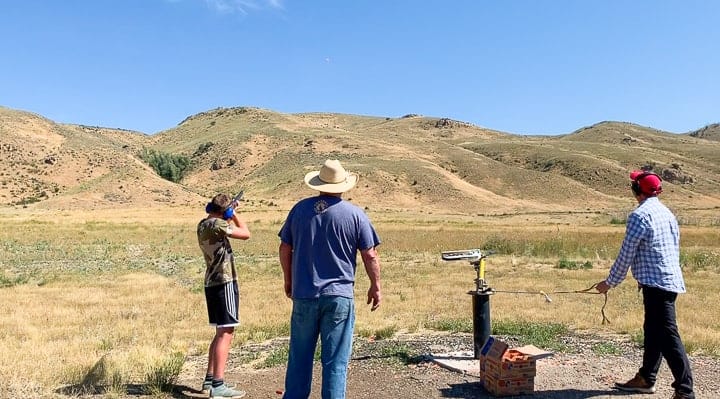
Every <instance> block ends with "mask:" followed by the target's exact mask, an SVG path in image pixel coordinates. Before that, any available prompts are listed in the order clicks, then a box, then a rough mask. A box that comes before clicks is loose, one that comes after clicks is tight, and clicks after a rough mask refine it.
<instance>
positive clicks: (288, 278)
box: [278, 242, 293, 298]
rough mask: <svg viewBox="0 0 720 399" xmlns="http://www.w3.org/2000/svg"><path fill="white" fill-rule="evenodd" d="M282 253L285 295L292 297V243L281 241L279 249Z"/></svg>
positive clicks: (281, 264)
mask: <svg viewBox="0 0 720 399" xmlns="http://www.w3.org/2000/svg"><path fill="white" fill-rule="evenodd" d="M278 252H279V255H280V266H282V271H283V280H284V287H285V296H287V297H288V298H292V253H293V248H292V246H290V244H285V243H284V242H281V243H280V249H279V250H278Z"/></svg>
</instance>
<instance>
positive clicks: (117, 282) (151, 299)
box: [0, 274, 212, 397]
mask: <svg viewBox="0 0 720 399" xmlns="http://www.w3.org/2000/svg"><path fill="white" fill-rule="evenodd" d="M18 298H23V304H19V303H18ZM0 304H1V305H0V307H1V308H2V311H0V325H1V326H2V328H0V331H2V332H3V333H2V336H1V337H2V339H0V344H1V346H2V348H3V351H2V352H3V357H5V358H6V359H13V362H11V363H10V362H6V363H4V364H5V366H4V367H1V368H0V378H2V380H3V381H5V384H3V385H2V387H0V393H3V395H2V396H5V395H8V396H11V395H15V394H23V395H27V394H28V392H27V388H26V384H27V382H28V381H32V382H33V384H35V390H36V392H35V393H36V394H38V396H43V397H44V396H46V395H48V394H49V393H50V392H51V391H52V390H54V389H57V388H59V387H60V385H70V386H76V387H78V389H95V387H96V386H101V385H102V386H112V385H113V383H114V384H116V385H117V381H118V380H121V381H124V382H133V383H143V381H144V379H145V374H146V373H147V372H148V370H149V369H150V368H151V366H152V365H153V364H157V363H158V362H162V361H164V359H165V358H167V357H168V356H171V355H172V354H173V353H176V352H180V353H183V354H184V353H187V352H188V350H190V348H193V347H197V346H203V345H207V342H209V339H210V338H211V333H212V331H211V330H210V329H209V328H207V329H206V328H201V327H200V326H202V325H203V324H204V323H205V322H206V321H205V316H204V312H205V311H204V304H203V302H202V298H201V297H200V296H192V295H191V296H189V295H188V292H187V290H186V289H183V288H182V287H179V286H178V285H177V284H176V283H175V282H174V281H173V280H169V279H167V278H163V277H161V276H158V275H150V274H129V275H123V276H117V278H110V279H108V278H105V277H101V278H100V279H94V278H70V279H68V280H66V281H57V282H53V283H50V284H47V285H45V286H42V287H38V286H31V285H20V286H15V287H12V288H6V289H2V290H0ZM206 341H207V342H206ZM2 391H4V392H2Z"/></svg>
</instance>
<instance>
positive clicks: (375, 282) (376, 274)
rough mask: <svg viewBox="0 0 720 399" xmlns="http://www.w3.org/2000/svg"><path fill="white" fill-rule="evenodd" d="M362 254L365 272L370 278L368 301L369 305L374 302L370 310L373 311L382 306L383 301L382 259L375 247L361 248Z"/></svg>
mask: <svg viewBox="0 0 720 399" xmlns="http://www.w3.org/2000/svg"><path fill="white" fill-rule="evenodd" d="M360 256H362V261H363V264H364V265H365V272H366V273H367V275H368V278H369V279H370V288H368V294H367V296H368V299H367V303H368V305H369V304H372V307H371V308H370V310H371V311H373V310H375V309H377V308H378V307H380V302H381V301H382V293H381V291H380V259H379V258H378V253H377V250H376V249H375V247H371V248H368V249H364V250H361V251H360Z"/></svg>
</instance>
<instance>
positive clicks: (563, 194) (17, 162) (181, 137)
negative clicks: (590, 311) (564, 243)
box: [0, 107, 720, 215]
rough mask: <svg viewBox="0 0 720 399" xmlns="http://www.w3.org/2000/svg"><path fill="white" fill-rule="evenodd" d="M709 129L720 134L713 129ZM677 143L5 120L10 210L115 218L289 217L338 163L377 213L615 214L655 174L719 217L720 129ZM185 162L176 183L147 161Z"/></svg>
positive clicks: (341, 123) (651, 134) (470, 128)
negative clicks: (167, 214) (199, 210)
mask: <svg viewBox="0 0 720 399" xmlns="http://www.w3.org/2000/svg"><path fill="white" fill-rule="evenodd" d="M711 126H712V125H711ZM713 129H714V128H712V127H708V129H707V130H706V131H705V133H703V134H700V133H698V134H693V133H690V134H683V135H680V134H672V133H668V132H662V131H658V130H655V129H651V128H646V127H642V126H638V125H634V124H630V123H620V122H602V123H598V124H596V125H593V126H589V127H585V128H582V129H579V130H577V131H575V132H573V133H571V134H568V135H563V136H518V135H513V134H509V133H503V132H498V131H493V130H490V129H485V128H482V127H478V126H475V125H472V124H468V123H465V122H461V121H454V120H450V119H446V118H432V117H423V116H418V115H406V116H404V117H400V118H385V117H370V116H357V115H344V114H330V113H306V114H281V113H277V112H273V111H269V110H264V109H258V108H250V107H239V108H218V109H214V110H210V111H207V112H203V113H200V114H197V115H192V116H190V117H188V118H187V119H185V120H184V121H182V122H181V123H180V124H178V125H177V126H176V127H173V128H171V129H168V130H165V131H162V132H160V133H158V134H156V135H153V136H148V135H145V134H142V133H139V132H132V131H127V130H120V129H106V128H101V127H89V126H80V125H67V124H57V123H54V122H53V121H50V120H47V119H45V118H43V117H41V116H39V115H34V114H31V113H27V112H22V111H16V110H10V109H7V108H0V137H2V139H1V141H0V144H1V147H0V204H2V205H19V204H25V205H26V206H32V207H39V208H49V209H67V208H78V207H81V208H88V209H92V208H96V207H101V208H102V207H104V208H108V207H110V208H113V207H125V208H130V207H147V206H155V205H157V206H161V205H174V206H183V205H195V204H200V205H201V204H203V203H204V201H205V198H207V197H208V196H210V195H212V194H214V193H215V192H217V191H229V192H235V191H237V190H238V189H240V188H244V189H245V190H246V196H247V198H248V199H249V200H252V201H255V202H256V203H258V204H265V205H268V206H280V207H286V206H289V205H290V204H291V203H292V202H294V201H295V200H297V199H299V198H301V197H304V196H307V195H311V194H312V191H310V190H309V189H306V188H305V187H304V185H303V183H302V176H303V175H304V174H305V173H306V172H308V171H310V170H315V169H317V168H318V167H319V165H321V164H322V162H323V161H324V160H325V159H327V158H337V159H340V160H342V161H343V164H344V165H345V166H346V168H347V169H348V170H351V171H355V172H358V173H359V174H360V182H359V183H358V186H357V187H356V188H355V189H354V190H353V191H351V192H350V193H349V195H348V198H350V199H356V200H357V202H358V203H360V204H362V205H363V206H367V207H368V208H370V209H375V210H382V209H388V210H407V211H413V212H428V213H429V212H433V213H443V214H449V213H451V214H467V215H475V214H503V213H517V212H555V211H558V212H571V211H583V212H585V211H607V210H612V209H619V208H627V207H628V206H629V205H631V203H632V199H631V198H630V194H629V190H628V186H629V182H628V178H627V175H628V172H629V171H630V170H632V169H637V168H640V167H648V168H652V169H653V170H654V171H655V172H657V173H659V174H660V175H661V176H663V178H664V180H665V194H664V198H666V199H667V201H668V202H669V203H671V204H672V205H673V206H674V207H676V208H686V209H708V210H711V209H715V208H716V207H720V193H719V192H718V190H717V188H718V187H720V177H719V176H720V141H718V140H717V139H713V138H712V137H716V136H717V133H716V132H717V130H713ZM143 149H151V150H153V151H156V152H158V153H165V154H173V155H174V156H181V157H184V158H186V159H188V160H189V161H190V167H189V168H188V170H187V171H186V173H185V175H184V177H183V178H182V179H181V180H180V181H179V182H177V183H173V182H170V181H168V180H164V179H162V178H160V177H159V176H158V175H157V174H156V173H155V171H154V170H153V169H152V168H150V167H149V166H148V165H147V164H146V163H145V162H143V160H142V159H141V158H140V154H141V152H142V150H143Z"/></svg>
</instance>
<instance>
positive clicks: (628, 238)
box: [597, 170, 695, 399]
mask: <svg viewBox="0 0 720 399" xmlns="http://www.w3.org/2000/svg"><path fill="white" fill-rule="evenodd" d="M630 181H631V184H630V189H631V190H632V192H633V195H634V196H635V199H636V200H637V202H638V204H639V205H638V207H637V208H635V210H634V211H633V212H632V213H631V214H630V216H628V219H627V227H626V232H625V239H624V240H623V243H622V246H621V248H620V253H619V254H618V256H617V258H616V259H615V263H613V265H612V267H611V268H610V273H609V275H608V278H607V279H605V280H604V281H601V282H599V283H598V284H597V290H598V291H599V292H601V293H605V292H607V291H608V290H609V289H610V288H612V287H615V286H617V285H618V284H620V283H621V282H622V281H623V280H624V279H625V276H626V275H627V272H628V269H630V270H631V271H632V274H633V277H635V279H636V280H637V282H638V285H639V287H640V289H641V290H642V295H643V305H644V308H645V321H644V323H643V332H644V335H645V339H644V342H643V344H644V345H643V362H642V367H640V369H639V370H638V372H637V374H636V375H635V377H633V378H631V379H630V380H629V381H627V382H618V383H615V388H617V389H620V390H623V391H629V392H639V393H654V392H655V380H656V378H657V374H658V370H659V369H660V363H661V362H662V359H663V358H665V360H666V361H667V364H668V366H669V367H670V371H671V372H672V375H673V377H674V379H675V381H674V382H673V383H672V387H673V388H675V394H674V395H673V399H694V398H695V394H694V392H693V377H692V371H691V370H690V362H689V361H688V357H687V354H686V353H685V346H684V345H683V343H682V340H681V339H680V333H679V332H678V327H677V322H676V318H675V299H677V296H678V294H680V293H683V292H685V282H684V281H683V275H682V270H681V269H680V229H679V227H678V223H677V219H676V218H675V215H673V213H672V212H671V211H670V210H669V209H668V208H667V207H666V206H665V205H663V204H662V203H661V202H660V200H659V199H658V197H657V196H658V194H660V193H661V192H662V179H661V178H660V176H658V175H656V174H655V173H652V172H647V171H642V170H637V171H634V172H632V173H631V174H630Z"/></svg>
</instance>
